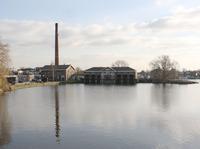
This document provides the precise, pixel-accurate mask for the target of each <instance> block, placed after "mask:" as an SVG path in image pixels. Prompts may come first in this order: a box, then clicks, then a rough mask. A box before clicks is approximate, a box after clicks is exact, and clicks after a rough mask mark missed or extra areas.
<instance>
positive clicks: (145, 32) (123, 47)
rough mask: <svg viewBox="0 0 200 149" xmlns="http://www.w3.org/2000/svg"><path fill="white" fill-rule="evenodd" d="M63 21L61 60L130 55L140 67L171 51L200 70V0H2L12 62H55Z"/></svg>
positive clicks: (98, 60) (104, 61)
mask: <svg viewBox="0 0 200 149" xmlns="http://www.w3.org/2000/svg"><path fill="white" fill-rule="evenodd" d="M56 22H58V23H59V49H60V64H72V65H73V66H74V67H81V68H82V69H87V68H89V67H93V66H111V64H112V63H113V62H115V61H116V60H125V61H127V62H128V63H129V66H131V67H133V68H135V69H137V70H138V71H141V70H147V69H150V68H149V62H150V61H151V60H153V59H155V58H156V57H157V56H160V55H163V54H165V55H169V56H170V57H171V58H172V59H174V60H176V61H177V62H178V63H179V65H180V68H179V69H180V70H181V69H182V68H186V69H200V65H199V64H200V50H199V48H200V42H199V41H200V36H199V33H200V27H199V26H200V1H198V0H190V1H188V0H144V1H136V0H123V1H122V0H109V1H108V0H29V1H27V0H1V13H0V36H1V40H2V41H3V42H4V43H8V44H9V45H10V47H11V58H12V67H15V68H20V67H38V66H43V65H46V64H50V63H52V62H54V27H55V23H56Z"/></svg>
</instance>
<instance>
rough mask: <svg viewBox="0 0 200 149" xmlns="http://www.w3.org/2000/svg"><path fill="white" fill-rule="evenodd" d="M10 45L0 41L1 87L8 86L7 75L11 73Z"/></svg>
mask: <svg viewBox="0 0 200 149" xmlns="http://www.w3.org/2000/svg"><path fill="white" fill-rule="evenodd" d="M9 51H10V48H9V45H8V44H3V43H2V42H1V41H0V88H1V89H5V88H6V86H7V79H6V75H8V73H9V64H10V57H9Z"/></svg>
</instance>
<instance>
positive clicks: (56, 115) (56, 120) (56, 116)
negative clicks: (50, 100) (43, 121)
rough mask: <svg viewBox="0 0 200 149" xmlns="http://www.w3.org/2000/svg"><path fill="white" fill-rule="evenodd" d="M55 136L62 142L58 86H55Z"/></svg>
mask: <svg viewBox="0 0 200 149" xmlns="http://www.w3.org/2000/svg"><path fill="white" fill-rule="evenodd" d="M55 126H56V127H55V133H56V134H55V136H56V137H57V142H59V141H60V138H59V137H60V111H59V92H58V86H55Z"/></svg>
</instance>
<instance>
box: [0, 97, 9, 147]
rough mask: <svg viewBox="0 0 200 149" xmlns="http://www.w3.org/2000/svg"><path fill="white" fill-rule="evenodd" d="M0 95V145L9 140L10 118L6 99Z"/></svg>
mask: <svg viewBox="0 0 200 149" xmlns="http://www.w3.org/2000/svg"><path fill="white" fill-rule="evenodd" d="M2 96H3V95H0V130H1V134H0V147H1V146H4V145H6V144H8V143H10V141H11V135H10V126H11V124H10V120H9V116H8V107H7V100H6V99H5V98H4V99H3V98H2Z"/></svg>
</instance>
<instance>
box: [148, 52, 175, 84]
mask: <svg viewBox="0 0 200 149" xmlns="http://www.w3.org/2000/svg"><path fill="white" fill-rule="evenodd" d="M149 65H150V66H151V69H152V76H153V78H154V79H159V80H162V81H165V80H168V79H175V78H176V77H177V74H178V72H177V67H178V63H177V62H176V61H172V60H171V59H170V57H169V56H168V55H162V56H159V57H158V58H157V59H155V60H153V61H151V62H150V64H149Z"/></svg>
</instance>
